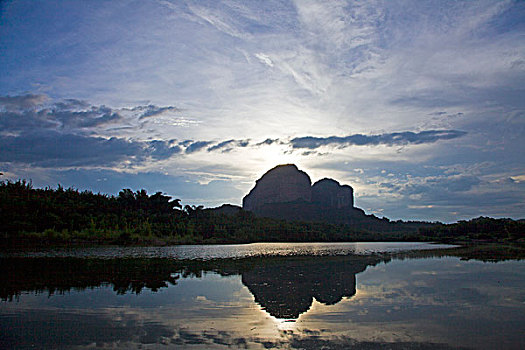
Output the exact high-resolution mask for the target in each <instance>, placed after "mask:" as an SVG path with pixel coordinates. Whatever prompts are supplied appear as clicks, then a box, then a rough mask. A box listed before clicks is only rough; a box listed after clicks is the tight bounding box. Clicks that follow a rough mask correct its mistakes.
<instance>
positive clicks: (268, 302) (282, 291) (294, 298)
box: [242, 256, 380, 319]
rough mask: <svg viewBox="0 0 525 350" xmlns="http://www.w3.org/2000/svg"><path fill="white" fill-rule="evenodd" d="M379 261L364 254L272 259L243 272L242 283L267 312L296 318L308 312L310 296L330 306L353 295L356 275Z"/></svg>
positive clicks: (281, 316) (311, 300) (311, 298)
mask: <svg viewBox="0 0 525 350" xmlns="http://www.w3.org/2000/svg"><path fill="white" fill-rule="evenodd" d="M379 261H380V259H378V258H375V257H363V256H345V257H317V258H310V257H296V258H274V259H270V260H268V261H267V262H266V263H263V264H260V265H258V266H255V267H254V268H252V269H251V270H248V271H246V272H243V273H242V283H243V284H244V285H245V286H246V287H248V289H249V290H250V292H251V293H252V294H253V296H254V297H255V301H256V302H257V303H258V304H259V305H261V307H262V308H263V309H264V310H266V311H267V312H268V313H269V314H270V315H272V316H274V317H277V318H288V319H295V318H298V317H299V315H300V314H302V313H304V312H306V311H308V309H309V308H310V306H311V305H312V302H313V298H315V299H316V300H317V301H319V302H321V303H323V304H325V305H333V304H336V303H338V302H340V301H341V299H342V298H343V297H351V296H353V295H354V294H355V293H356V280H355V275H356V274H357V273H360V272H363V271H364V270H365V269H366V267H367V266H369V265H375V264H376V263H378V262H379Z"/></svg>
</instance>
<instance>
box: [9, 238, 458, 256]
mask: <svg viewBox="0 0 525 350" xmlns="http://www.w3.org/2000/svg"><path fill="white" fill-rule="evenodd" d="M450 247H453V246H451V245H446V244H430V243H421V242H354V243H252V244H237V245H234V244H232V245H178V246H167V247H120V246H106V247H74V248H72V247H70V248H65V247H60V248H47V249H39V250H23V251H21V250H16V251H7V252H2V253H0V257H75V258H99V259H113V258H170V259H181V260H182V259H190V260H196V259H200V260H209V259H231V258H247V257H256V256H295V255H312V256H330V255H351V254H358V255H370V254H380V253H393V252H401V251H409V250H426V249H441V248H450Z"/></svg>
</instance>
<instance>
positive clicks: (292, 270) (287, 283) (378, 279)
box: [0, 243, 525, 349]
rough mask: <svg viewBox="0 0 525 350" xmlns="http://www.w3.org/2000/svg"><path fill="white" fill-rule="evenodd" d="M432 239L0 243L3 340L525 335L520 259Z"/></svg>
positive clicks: (232, 341) (353, 341) (104, 343)
mask: <svg viewBox="0 0 525 350" xmlns="http://www.w3.org/2000/svg"><path fill="white" fill-rule="evenodd" d="M434 247H435V246H433V245H428V244H421V243H348V244H347V243H341V244H250V245H238V246H179V247H162V248H91V249H72V250H46V251H10V252H3V253H2V255H0V264H1V266H0V267H1V269H2V277H1V280H0V282H1V283H0V298H1V300H2V301H1V302H0V348H2V349H3V348H6V349H11V348H13V349H15V348H16V349H24V348H39V349H40V348H45V349H47V348H49V349H53V348H59V349H70V348H78V349H84V348H123V349H127V348H142V349H150V348H151V349H158V348H160V349H169V348H174V349H179V348H188V349H215V348H217V349H228V348H249V349H252V348H254V349H257V348H260V349H268V348H276V349H281V348H285V349H321V348H324V349H348V348H357V349H360V348H362V349H406V348H408V349H410V348H413V349H450V348H471V349H523V348H525V336H524V334H525V292H524V291H525V262H524V261H512V260H510V261H503V262H498V263H486V262H481V261H475V260H470V261H464V260H461V259H460V258H458V257H454V256H447V255H446V254H443V253H440V254H436V255H439V256H432V254H428V252H426V251H424V250H425V249H432V248H434ZM438 247H439V246H438ZM405 250H420V252H421V254H420V255H418V254H411V256H412V258H410V259H408V258H401V256H402V255H400V253H402V252H403V251H405Z"/></svg>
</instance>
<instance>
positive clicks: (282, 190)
mask: <svg viewBox="0 0 525 350" xmlns="http://www.w3.org/2000/svg"><path fill="white" fill-rule="evenodd" d="M311 184H312V181H311V180H310V177H309V176H308V174H306V173H305V172H304V171H301V170H299V169H297V166H295V165H293V164H286V165H278V166H276V167H275V168H273V169H271V170H269V171H268V172H266V174H264V175H263V176H262V177H261V178H260V179H259V180H257V181H256V184H255V187H254V188H253V189H252V190H251V191H250V193H248V195H246V197H244V198H243V201H242V207H243V208H244V209H245V210H250V211H253V212H257V211H258V210H259V209H260V208H261V207H262V206H264V205H265V204H268V203H286V202H295V201H306V202H310V201H311V198H312V191H311V189H310V186H311Z"/></svg>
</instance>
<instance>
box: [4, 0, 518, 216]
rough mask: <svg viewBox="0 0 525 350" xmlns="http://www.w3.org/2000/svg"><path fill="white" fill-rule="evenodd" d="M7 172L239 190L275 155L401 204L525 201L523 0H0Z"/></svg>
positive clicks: (450, 207) (499, 205)
mask: <svg viewBox="0 0 525 350" xmlns="http://www.w3.org/2000/svg"><path fill="white" fill-rule="evenodd" d="M0 6H1V7H0V9H1V10H0V11H1V14H0V51H1V53H2V54H1V55H0V171H1V172H2V173H3V174H4V175H3V176H2V178H3V179H18V178H25V179H32V181H33V183H34V184H35V185H36V186H56V185H57V183H61V184H62V185H64V186H66V187H67V186H73V187H76V188H79V189H90V190H93V191H96V192H98V191H101V192H105V193H111V194H113V193H117V192H118V191H119V190H120V189H122V188H132V189H134V190H136V189H140V188H145V189H147V190H148V191H150V192H153V191H163V192H164V193H167V194H169V195H171V196H174V197H176V198H181V199H182V202H183V203H184V204H204V205H205V206H215V205H220V204H222V203H233V204H240V203H241V201H242V197H243V195H244V194H246V193H247V192H248V191H249V190H250V188H251V187H253V185H254V182H255V180H256V179H258V178H259V177H260V176H261V175H262V174H263V173H264V172H266V171H267V170H268V169H270V168H272V167H273V166H275V165H277V164H282V163H295V164H297V165H298V167H299V168H300V169H301V170H304V171H306V172H307V173H308V174H309V175H310V177H311V178H312V180H313V181H316V180H318V179H321V178H323V177H331V178H334V179H336V180H338V181H339V182H341V183H345V184H349V185H351V186H352V187H354V190H355V196H356V198H355V202H356V205H357V206H359V207H361V208H363V209H364V210H365V211H366V212H367V213H373V214H376V215H378V216H386V217H388V218H390V219H423V220H441V221H446V222H452V221H456V220H460V219H468V218H471V217H477V216H480V215H488V216H495V217H513V218H523V217H525V215H524V213H525V151H524V150H525V137H524V135H525V2H523V1H475V2H473V1H395V0H394V1H329V2H327V1H306V0H305V1H170V0H160V1H38V2H36V1H23V0H19V1H3V2H2V3H1V5H0Z"/></svg>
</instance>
